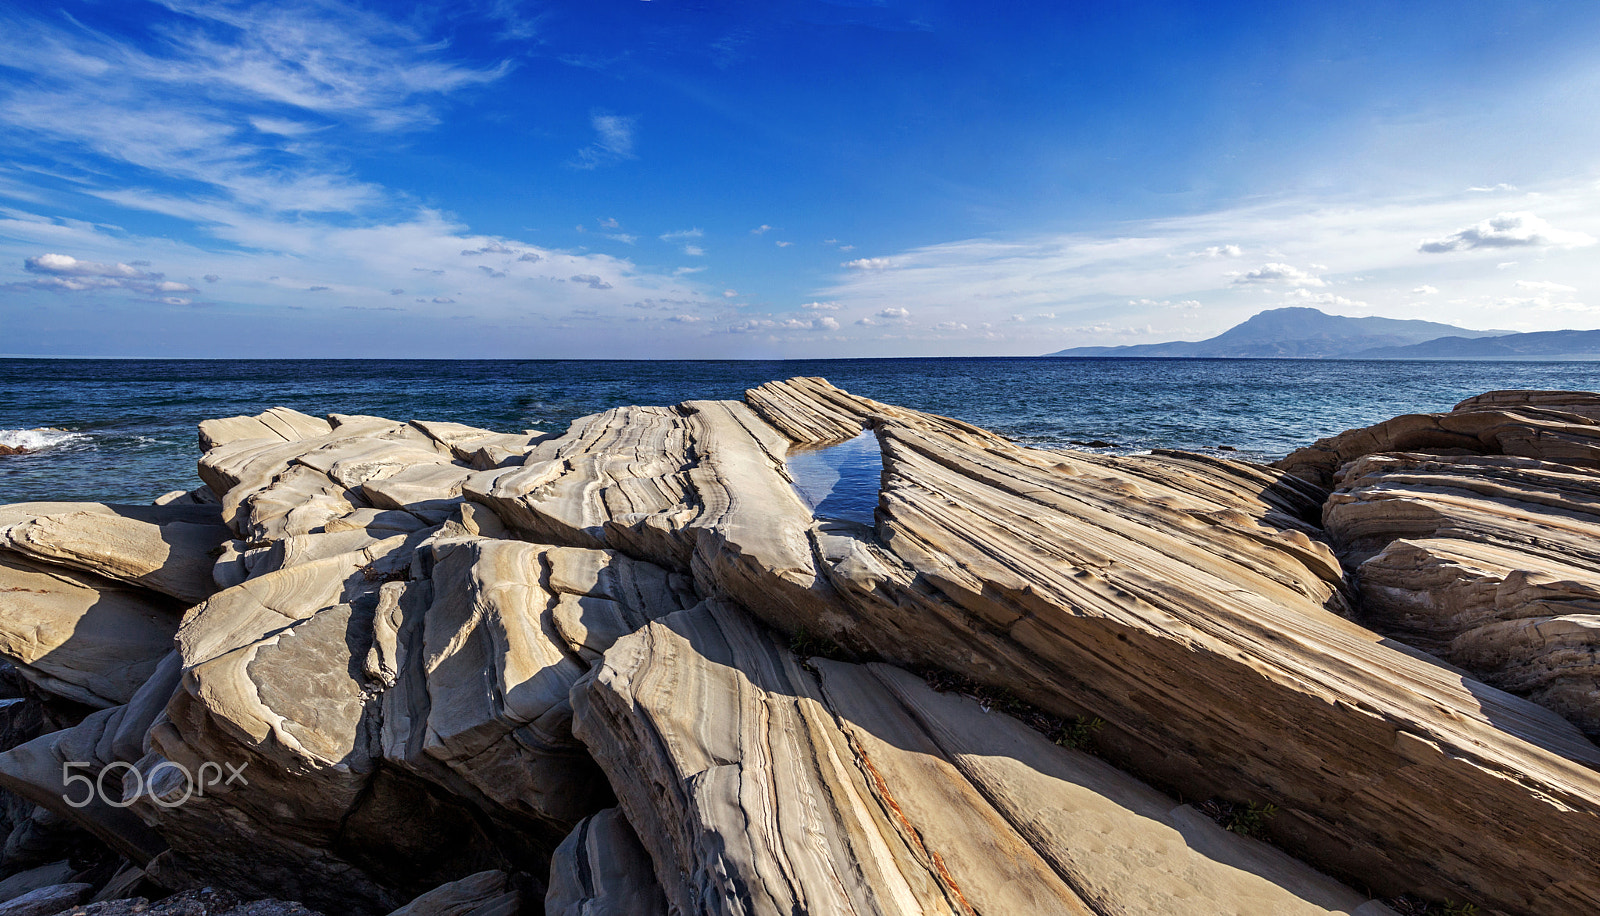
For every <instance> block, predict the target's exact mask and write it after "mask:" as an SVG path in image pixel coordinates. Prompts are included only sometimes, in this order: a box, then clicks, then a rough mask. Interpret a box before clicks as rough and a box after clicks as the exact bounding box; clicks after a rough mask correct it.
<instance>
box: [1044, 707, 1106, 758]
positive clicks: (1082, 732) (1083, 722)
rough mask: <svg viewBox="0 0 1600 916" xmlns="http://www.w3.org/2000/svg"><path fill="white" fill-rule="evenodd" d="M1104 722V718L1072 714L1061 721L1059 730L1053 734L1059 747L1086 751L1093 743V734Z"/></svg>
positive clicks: (1103, 725) (1102, 726)
mask: <svg viewBox="0 0 1600 916" xmlns="http://www.w3.org/2000/svg"><path fill="white" fill-rule="evenodd" d="M1105 724H1106V723H1105V720H1103V719H1101V718H1100V717H1098V716H1096V717H1095V718H1093V719H1085V718H1084V717H1083V716H1073V717H1072V718H1070V719H1066V720H1064V721H1063V722H1062V724H1061V730H1060V731H1059V732H1057V734H1056V736H1055V742H1056V744H1057V745H1059V746H1061V747H1066V748H1071V749H1072V750H1075V751H1087V750H1089V749H1090V747H1091V746H1093V744H1094V736H1095V734H1096V733H1097V732H1099V731H1100V729H1101V728H1104V727H1105Z"/></svg>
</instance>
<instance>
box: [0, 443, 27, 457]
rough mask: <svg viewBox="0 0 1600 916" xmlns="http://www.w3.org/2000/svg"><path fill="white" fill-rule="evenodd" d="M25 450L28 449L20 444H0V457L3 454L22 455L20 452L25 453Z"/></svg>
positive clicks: (3, 455)
mask: <svg viewBox="0 0 1600 916" xmlns="http://www.w3.org/2000/svg"><path fill="white" fill-rule="evenodd" d="M27 451H28V450H27V449H25V448H23V447H22V446H20V445H5V444H0V458H3V457H5V456H7V455H22V454H25V453H26V452H27Z"/></svg>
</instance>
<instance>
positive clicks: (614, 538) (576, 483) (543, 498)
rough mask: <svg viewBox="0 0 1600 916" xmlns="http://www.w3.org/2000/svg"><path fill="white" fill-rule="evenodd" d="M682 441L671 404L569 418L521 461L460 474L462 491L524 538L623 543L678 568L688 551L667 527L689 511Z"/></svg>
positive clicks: (684, 431) (685, 431)
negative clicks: (560, 432)
mask: <svg viewBox="0 0 1600 916" xmlns="http://www.w3.org/2000/svg"><path fill="white" fill-rule="evenodd" d="M689 439H690V432H689V426H688V420H687V418H686V417H684V416H683V414H682V413H681V412H679V411H677V410H674V409H671V408H665V407H619V408H617V409H615V410H609V411H606V412H605V413H601V414H595V415H594V416H591V417H584V418H582V419H579V420H576V421H574V422H573V424H572V428H571V430H569V431H568V432H567V434H566V435H564V436H559V437H556V438H554V439H549V440H546V441H543V442H540V443H539V444H538V445H536V446H535V447H534V448H533V450H532V451H530V452H528V454H527V455H526V456H525V457H524V459H523V462H522V464H521V465H520V466H516V467H511V468H505V469H502V470H500V471H489V472H484V473H482V474H478V475H474V476H473V477H471V478H468V480H467V482H466V484H465V486H464V492H465V494H466V496H467V498H468V499H471V500H474V501H476V502H481V503H484V504H486V505H488V506H490V507H491V508H493V509H494V511H495V513H496V514H498V515H499V516H500V518H501V519H502V520H503V521H505V523H506V524H507V525H509V526H510V527H511V528H513V529H514V530H516V531H518V532H520V533H522V534H524V535H525V536H527V537H529V538H531V539H534V540H539V541H544V542H546V543H555V544H565V545H569V546H573V547H589V548H596V549H598V548H606V547H613V548H617V549H624V550H627V551H628V552H629V553H632V554H634V555H636V556H646V555H648V556H650V557H652V558H654V559H657V560H658V562H659V560H660V559H670V560H671V561H672V565H674V566H676V567H678V568H686V567H687V566H688V551H687V549H686V548H685V545H683V544H682V543H680V542H677V541H675V540H674V539H673V538H672V536H671V533H672V532H673V531H675V530H676V529H678V528H680V527H682V525H683V524H684V523H685V522H687V521H688V520H689V519H690V518H692V517H693V514H694V513H693V511H692V510H690V509H688V508H686V507H685V506H684V505H683V503H684V500H685V494H686V493H687V492H688V486H689V484H688V476H687V475H688V468H689V465H690V464H691V462H692V458H691V456H690V455H689V452H688V444H689ZM630 547H631V548H632V549H631V550H629V549H628V548H630Z"/></svg>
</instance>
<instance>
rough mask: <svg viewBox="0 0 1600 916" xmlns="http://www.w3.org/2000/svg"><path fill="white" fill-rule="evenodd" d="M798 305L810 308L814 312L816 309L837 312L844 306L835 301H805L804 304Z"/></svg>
mask: <svg viewBox="0 0 1600 916" xmlns="http://www.w3.org/2000/svg"><path fill="white" fill-rule="evenodd" d="M800 307H801V308H803V309H810V310H812V311H814V312H816V311H823V312H837V311H839V310H840V309H842V308H844V306H842V305H840V304H839V303H837V302H807V303H806V304H805V305H802V306H800Z"/></svg>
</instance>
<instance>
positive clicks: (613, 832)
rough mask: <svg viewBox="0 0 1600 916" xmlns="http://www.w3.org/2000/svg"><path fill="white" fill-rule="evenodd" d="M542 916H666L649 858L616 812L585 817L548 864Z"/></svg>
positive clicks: (614, 810) (619, 813)
mask: <svg viewBox="0 0 1600 916" xmlns="http://www.w3.org/2000/svg"><path fill="white" fill-rule="evenodd" d="M544 913H545V916H667V898H666V897H664V896H662V893H661V885H659V884H657V883H656V876H655V872H654V871H653V870H652V869H651V864H650V855H649V853H647V852H645V848H644V847H643V846H641V845H640V844H639V837H638V836H637V835H635V834H634V832H633V827H632V825H630V824H629V823H628V819H627V818H626V817H624V816H623V814H622V811H621V810H620V809H617V808H607V809H605V810H604V811H601V812H599V813H598V814H593V815H590V816H589V817H586V818H584V819H583V820H582V821H580V822H579V823H578V826H577V827H576V828H575V829H574V830H573V831H572V833H571V834H569V835H568V836H567V838H566V839H565V840H563V841H562V843H561V846H560V847H558V848H557V849H556V853H555V856H554V857H553V858H552V859H551V861H550V891H549V893H547V894H545V898H544Z"/></svg>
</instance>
